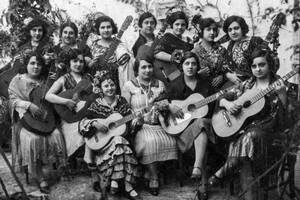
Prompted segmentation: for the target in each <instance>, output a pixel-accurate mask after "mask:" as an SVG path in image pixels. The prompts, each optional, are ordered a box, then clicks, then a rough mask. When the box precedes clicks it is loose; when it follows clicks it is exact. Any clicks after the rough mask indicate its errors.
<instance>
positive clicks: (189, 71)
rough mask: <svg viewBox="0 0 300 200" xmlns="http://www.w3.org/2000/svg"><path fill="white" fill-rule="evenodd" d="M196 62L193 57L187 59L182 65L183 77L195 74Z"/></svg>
mask: <svg viewBox="0 0 300 200" xmlns="http://www.w3.org/2000/svg"><path fill="white" fill-rule="evenodd" d="M197 69H198V66H197V62H196V59H195V58H194V57H191V58H187V59H186V60H185V61H184V62H183V63H182V70H183V73H184V75H185V76H189V77H191V76H195V75H196V73H197Z"/></svg>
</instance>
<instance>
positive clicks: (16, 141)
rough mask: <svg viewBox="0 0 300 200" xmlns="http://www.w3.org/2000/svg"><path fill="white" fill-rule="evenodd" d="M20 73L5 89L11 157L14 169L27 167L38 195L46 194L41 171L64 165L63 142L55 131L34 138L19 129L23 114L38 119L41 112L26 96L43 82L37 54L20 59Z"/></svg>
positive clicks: (43, 66) (44, 181)
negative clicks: (7, 103) (10, 115)
mask: <svg viewBox="0 0 300 200" xmlns="http://www.w3.org/2000/svg"><path fill="white" fill-rule="evenodd" d="M24 63H25V64H26V65H25V66H24V72H25V73H22V74H17V75H16V76H15V77H14V78H13V79H12V81H11V83H10V85H9V89H8V91H9V98H10V103H11V114H12V122H13V128H12V131H13V133H12V144H13V151H12V154H16V156H14V157H15V158H16V159H17V163H16V166H15V167H17V168H20V167H27V169H28V172H29V174H30V175H32V177H33V178H34V179H35V180H36V181H37V182H38V184H39V185H38V186H39V188H40V190H41V191H42V192H45V193H47V192H49V186H48V183H47V181H46V180H45V178H44V176H45V174H44V173H43V170H44V169H45V168H46V167H49V166H53V164H54V163H57V167H59V163H58V161H60V162H61V164H63V165H64V164H65V163H64V158H65V149H64V140H63V137H62V135H61V133H60V132H59V131H58V129H55V130H54V131H53V132H52V133H51V134H50V135H49V136H40V135H37V134H35V133H33V132H31V131H29V130H27V129H26V128H25V127H23V126H22V124H21V122H20V119H22V117H23V116H24V114H25V113H26V112H30V113H31V114H32V115H34V116H37V118H41V116H43V114H44V111H43V110H41V109H40V108H39V107H38V106H37V105H35V104H34V103H32V102H30V93H31V91H32V90H33V89H35V88H36V87H38V86H39V85H41V84H43V83H44V82H45V78H46V77H47V69H46V68H45V65H44V60H43V58H42V57H41V56H40V55H39V54H38V53H35V52H34V53H31V54H30V55H29V56H27V57H26V58H25V59H24Z"/></svg>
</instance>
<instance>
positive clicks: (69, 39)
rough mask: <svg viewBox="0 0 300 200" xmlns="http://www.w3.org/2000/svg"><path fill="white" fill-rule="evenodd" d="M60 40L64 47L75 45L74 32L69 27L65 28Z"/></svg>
mask: <svg viewBox="0 0 300 200" xmlns="http://www.w3.org/2000/svg"><path fill="white" fill-rule="evenodd" d="M61 40H62V42H63V43H64V44H66V45H72V44H74V43H75V41H76V38H75V31H74V29H72V28H71V27H70V26H66V27H65V28H64V30H63V31H62V34H61Z"/></svg>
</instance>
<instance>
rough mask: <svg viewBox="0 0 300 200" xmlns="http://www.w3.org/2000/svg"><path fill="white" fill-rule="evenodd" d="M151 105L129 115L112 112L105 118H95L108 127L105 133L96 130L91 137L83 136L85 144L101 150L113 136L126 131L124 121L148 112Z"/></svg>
mask: <svg viewBox="0 0 300 200" xmlns="http://www.w3.org/2000/svg"><path fill="white" fill-rule="evenodd" d="M151 107H152V106H149V107H147V108H144V109H142V110H141V111H139V112H134V113H133V114H131V115H128V116H125V117H123V116H122V115H121V114H119V113H113V114H111V115H110V116H109V117H107V118H106V119H97V120H98V121H99V122H100V123H101V124H103V125H105V126H106V127H107V128H108V132H107V133H102V132H100V131H98V132H97V133H96V134H95V135H94V136H93V137H91V138H85V143H86V145H87V146H88V147H89V148H90V149H92V150H101V149H102V148H103V147H105V146H106V144H108V143H109V142H110V141H111V139H112V138H113V137H115V136H120V135H123V134H124V133H125V131H126V123H127V122H129V121H131V120H133V119H135V118H137V117H138V116H139V115H140V114H142V113H144V112H148V111H149V109H150V108H151Z"/></svg>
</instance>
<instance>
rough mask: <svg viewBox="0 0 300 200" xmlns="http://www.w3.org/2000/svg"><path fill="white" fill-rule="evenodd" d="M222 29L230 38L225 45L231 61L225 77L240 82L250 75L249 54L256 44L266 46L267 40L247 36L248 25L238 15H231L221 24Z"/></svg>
mask: <svg viewBox="0 0 300 200" xmlns="http://www.w3.org/2000/svg"><path fill="white" fill-rule="evenodd" d="M223 30H224V32H225V33H226V34H227V35H228V37H229V38H230V42H229V44H228V47H227V51H228V54H229V56H230V58H231V60H232V61H233V63H232V65H231V66H230V67H231V72H227V73H226V77H227V79H228V80H229V81H231V82H233V83H236V84H238V83H240V82H242V81H244V80H246V79H247V78H250V77H251V76H252V73H251V63H252V61H251V54H252V52H253V50H254V49H255V48H256V47H258V46H263V47H264V48H268V44H267V42H265V41H264V40H263V39H262V38H260V37H256V36H252V37H249V36H247V33H248V32H249V27H248V25H247V23H246V21H245V20H244V18H242V17H240V16H235V15H232V16H230V17H228V18H227V19H226V20H225V21H224V24H223Z"/></svg>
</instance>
